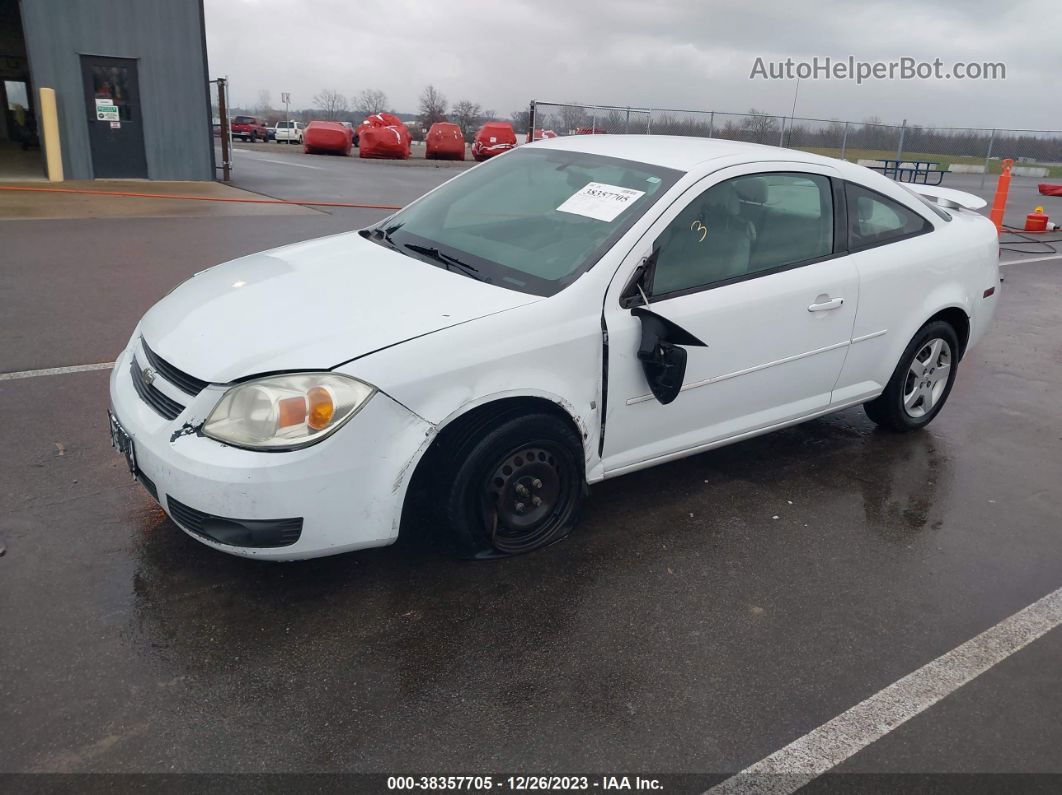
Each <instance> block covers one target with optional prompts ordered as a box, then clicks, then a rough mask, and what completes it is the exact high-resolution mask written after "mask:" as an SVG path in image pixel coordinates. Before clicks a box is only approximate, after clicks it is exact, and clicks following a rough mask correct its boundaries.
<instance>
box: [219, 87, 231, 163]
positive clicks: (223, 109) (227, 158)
mask: <svg viewBox="0 0 1062 795" xmlns="http://www.w3.org/2000/svg"><path fill="white" fill-rule="evenodd" d="M228 85H229V81H228V78H225V77H219V78H218V115H219V116H220V117H221V179H222V180H223V181H224V182H228V181H229V178H230V177H231V176H232V154H231V152H230V149H229V147H230V144H231V143H232V142H231V141H230V140H229V108H228V103H227V102H226V101H225V99H226V97H225V92H226V90H227V88H228Z"/></svg>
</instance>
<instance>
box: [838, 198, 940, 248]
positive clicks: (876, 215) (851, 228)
mask: <svg viewBox="0 0 1062 795" xmlns="http://www.w3.org/2000/svg"><path fill="white" fill-rule="evenodd" d="M845 197H846V202H847V209H848V248H849V250H850V251H859V250H860V249H866V248H873V247H874V246H881V245H884V244H886V243H895V242H898V241H900V240H905V239H907V238H909V237H914V236H916V235H921V234H925V233H926V232H931V231H932V230H933V224H931V223H930V222H929V221H928V220H927V219H926V218H924V217H922V216H921V215H919V214H918V213H916V212H915V211H914V210H911V209H909V208H907V207H904V206H903V205H902V204H900V203H899V202H896V201H893V200H892V199H890V198H889V197H888V196H884V195H882V194H880V193H878V192H876V191H873V190H870V189H869V188H864V187H863V186H862V185H857V184H855V183H852V182H849V183H846V185H845Z"/></svg>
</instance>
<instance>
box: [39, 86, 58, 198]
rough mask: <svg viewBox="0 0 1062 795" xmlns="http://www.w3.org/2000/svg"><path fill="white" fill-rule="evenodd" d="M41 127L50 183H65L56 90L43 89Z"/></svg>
mask: <svg viewBox="0 0 1062 795" xmlns="http://www.w3.org/2000/svg"><path fill="white" fill-rule="evenodd" d="M40 107H41V126H42V127H43V129H44V162H45V163H46V164H47V166H48V181H49V182H62V181H63V151H62V149H61V148H60V147H59V111H58V110H57V108H56V106H55V89H54V88H42V89H41V106H40Z"/></svg>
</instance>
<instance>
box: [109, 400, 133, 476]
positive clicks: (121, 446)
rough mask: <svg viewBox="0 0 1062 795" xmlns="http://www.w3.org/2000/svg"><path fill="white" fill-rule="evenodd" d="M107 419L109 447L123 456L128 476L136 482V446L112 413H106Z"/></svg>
mask: <svg viewBox="0 0 1062 795" xmlns="http://www.w3.org/2000/svg"><path fill="white" fill-rule="evenodd" d="M107 419H108V421H109V425H110V429H111V447H113V448H114V449H115V450H117V451H118V452H119V453H121V454H122V455H124V456H125V463H126V465H127V466H128V467H129V474H130V475H132V476H133V480H136V471H137V469H136V445H134V444H133V437H132V436H130V435H129V432H128V431H126V429H125V428H123V427H122V424H121V423H120V422H118V418H117V417H115V416H114V414H113V413H112V412H110V411H108V412H107Z"/></svg>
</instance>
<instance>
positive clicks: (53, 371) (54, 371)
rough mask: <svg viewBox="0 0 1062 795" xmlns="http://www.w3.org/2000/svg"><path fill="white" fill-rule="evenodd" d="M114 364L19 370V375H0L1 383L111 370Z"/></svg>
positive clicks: (103, 363) (102, 363)
mask: <svg viewBox="0 0 1062 795" xmlns="http://www.w3.org/2000/svg"><path fill="white" fill-rule="evenodd" d="M112 367H114V362H100V363H99V364H74V365H71V366H70V367H46V368H45V369H43V370H19V371H18V372H17V373H0V381H17V380H18V379H20V378H36V377H37V376H40V375H64V374H66V373H86V372H89V371H90V370H110V369H111V368H112Z"/></svg>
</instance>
